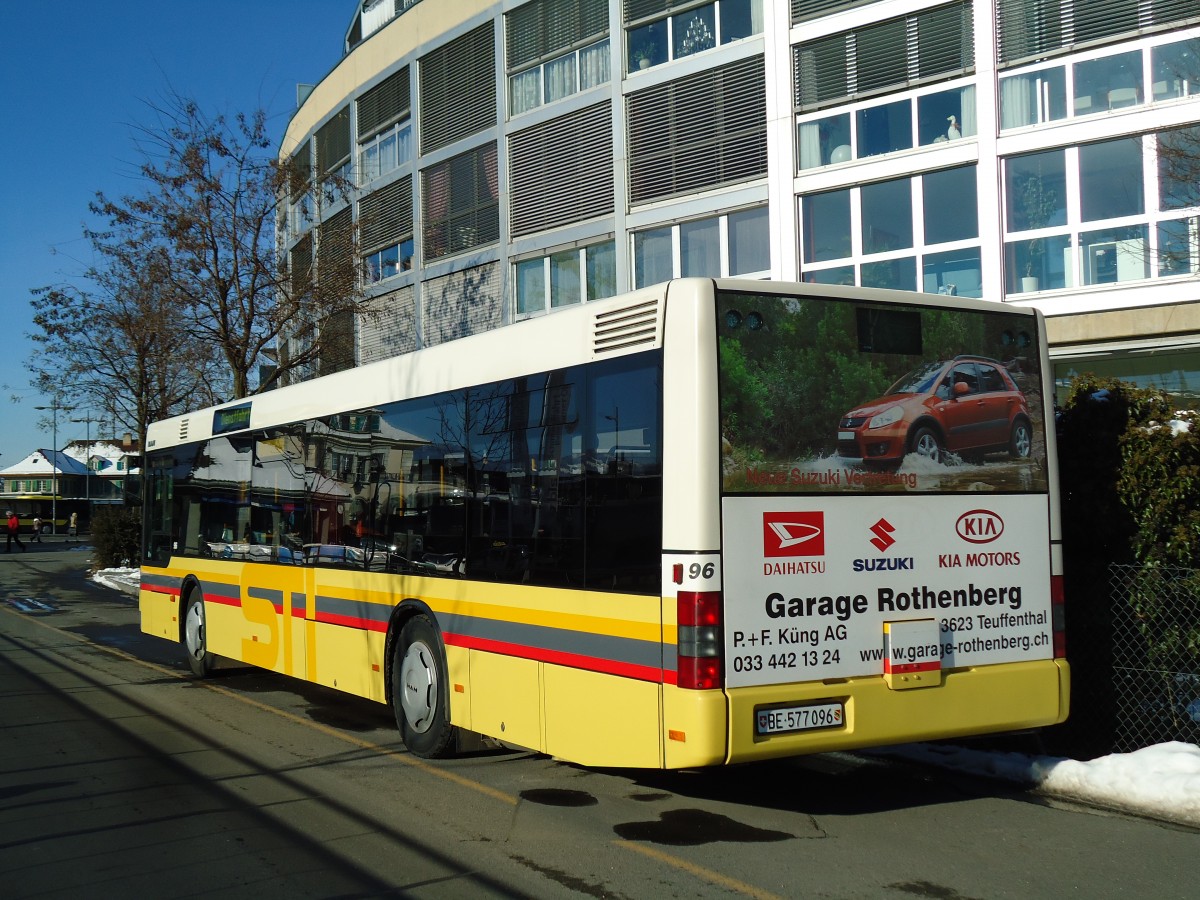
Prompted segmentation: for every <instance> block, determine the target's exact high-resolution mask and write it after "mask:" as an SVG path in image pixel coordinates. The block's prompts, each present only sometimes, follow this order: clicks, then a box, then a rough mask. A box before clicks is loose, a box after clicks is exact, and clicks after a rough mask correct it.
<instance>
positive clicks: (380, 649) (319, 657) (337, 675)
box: [308, 622, 387, 703]
mask: <svg viewBox="0 0 1200 900" xmlns="http://www.w3.org/2000/svg"><path fill="white" fill-rule="evenodd" d="M314 630H315V632H316V642H317V646H318V647H320V653H318V654H316V659H315V663H316V671H315V672H310V673H309V678H308V680H309V681H315V682H316V683H317V684H323V685H325V686H326V687H331V688H337V689H338V690H339V691H345V692H346V693H348V694H354V695H355V696H356V697H365V698H366V699H368V700H376V701H378V702H380V703H384V702H386V699H387V697H386V694H385V693H384V682H383V672H384V668H385V667H384V645H385V644H386V642H387V635H386V634H383V633H380V632H374V631H367V630H365V629H361V628H347V627H345V626H343V625H330V624H328V623H324V622H318V623H317V625H316V628H315V629H314Z"/></svg>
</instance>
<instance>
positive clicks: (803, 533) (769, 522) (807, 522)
mask: <svg viewBox="0 0 1200 900" xmlns="http://www.w3.org/2000/svg"><path fill="white" fill-rule="evenodd" d="M763 555H764V556H824V555H825V514H824V513H821V512H792V513H763Z"/></svg>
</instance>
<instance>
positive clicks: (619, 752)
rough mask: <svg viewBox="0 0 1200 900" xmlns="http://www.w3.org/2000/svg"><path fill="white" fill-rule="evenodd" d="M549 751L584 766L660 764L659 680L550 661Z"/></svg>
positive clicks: (546, 677)
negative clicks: (653, 680) (637, 677)
mask: <svg viewBox="0 0 1200 900" xmlns="http://www.w3.org/2000/svg"><path fill="white" fill-rule="evenodd" d="M542 678H543V682H544V684H545V697H546V712H545V722H546V744H545V746H546V752H547V753H550V754H552V755H554V756H560V757H563V758H564V759H571V760H574V761H576V762H578V763H580V764H582V765H585V766H636V767H639V768H648V769H657V768H660V767H661V766H662V746H661V744H660V741H659V724H658V723H659V715H660V709H659V685H658V684H655V683H653V682H649V681H638V680H636V679H633V678H618V677H616V676H613V675H605V674H601V673H599V672H588V671H586V670H584V669H571V668H567V667H565V666H555V665H549V664H546V665H544V666H543V669H542Z"/></svg>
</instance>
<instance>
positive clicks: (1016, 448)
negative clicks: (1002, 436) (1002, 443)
mask: <svg viewBox="0 0 1200 900" xmlns="http://www.w3.org/2000/svg"><path fill="white" fill-rule="evenodd" d="M1032 452H1033V429H1031V428H1030V427H1029V423H1028V422H1026V421H1025V420H1024V419H1018V420H1017V421H1016V422H1014V423H1013V428H1012V437H1010V438H1009V441H1008V455H1009V456H1011V457H1012V458H1013V459H1028V458H1029V454H1030V453H1032Z"/></svg>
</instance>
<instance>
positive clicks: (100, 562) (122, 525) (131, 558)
mask: <svg viewBox="0 0 1200 900" xmlns="http://www.w3.org/2000/svg"><path fill="white" fill-rule="evenodd" d="M92 545H93V546H94V547H95V548H96V553H95V556H94V557H93V562H94V563H95V565H96V568H98V569H113V568H118V567H124V566H136V565H138V564H139V563H140V562H141V555H142V552H141V546H142V512H141V510H139V509H136V508H134V509H123V508H116V509H114V508H100V509H98V510H96V514H95V516H93V517H92Z"/></svg>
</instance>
